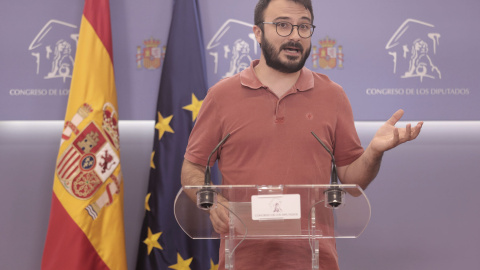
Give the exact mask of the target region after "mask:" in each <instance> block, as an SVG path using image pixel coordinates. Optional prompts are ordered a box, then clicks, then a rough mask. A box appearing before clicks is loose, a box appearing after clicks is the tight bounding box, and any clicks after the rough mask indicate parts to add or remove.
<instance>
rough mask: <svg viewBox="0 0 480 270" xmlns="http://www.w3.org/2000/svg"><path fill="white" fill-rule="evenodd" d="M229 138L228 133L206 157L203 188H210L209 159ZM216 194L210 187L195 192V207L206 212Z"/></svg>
mask: <svg viewBox="0 0 480 270" xmlns="http://www.w3.org/2000/svg"><path fill="white" fill-rule="evenodd" d="M228 137H230V133H228V134H227V135H226V136H225V137H224V138H223V139H222V140H221V141H220V142H219V143H218V144H217V146H216V147H215V148H214V149H213V151H212V153H210V156H208V160H207V167H206V168H205V182H204V186H211V184H210V183H211V181H212V177H211V173H210V171H211V169H210V159H211V158H212V156H213V154H214V153H215V152H216V151H217V150H218V148H220V146H222V145H223V144H224V143H225V141H226V140H227V139H228ZM216 195H217V193H215V191H214V190H213V189H212V188H210V187H202V188H201V189H200V190H199V191H197V207H198V208H200V209H203V210H208V209H210V208H211V207H212V206H213V204H214V202H215V197H216Z"/></svg>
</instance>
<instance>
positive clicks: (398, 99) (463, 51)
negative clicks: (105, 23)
mask: <svg viewBox="0 0 480 270" xmlns="http://www.w3.org/2000/svg"><path fill="white" fill-rule="evenodd" d="M255 2H256V1H255V0H247V1H238V0H200V8H201V14H202V23H203V34H204V41H205V48H206V57H207V69H208V76H209V83H210V84H213V83H215V82H216V81H218V80H219V79H220V78H222V77H223V76H228V75H229V74H232V73H234V72H236V71H238V70H241V69H243V68H244V67H245V65H246V64H247V63H248V62H249V61H250V59H254V58H257V57H258V56H259V53H260V52H259V48H258V46H257V45H256V44H255V43H254V42H253V40H252V37H251V35H250V33H251V23H252V20H253V15H252V10H253V6H254V4H255ZM172 3H173V2H172V0H163V1H149V0H138V1H125V0H123V1H112V2H111V9H112V10H111V15H112V31H113V42H114V45H113V46H114V63H115V71H116V82H117V90H118V98H119V110H120V119H121V122H120V132H121V138H122V140H121V141H122V166H123V168H124V169H123V171H124V175H125V190H126V192H125V220H126V221H125V222H126V237H127V239H126V240H127V259H128V264H129V268H130V269H134V265H135V260H136V252H137V248H138V245H139V244H140V243H139V241H138V237H139V233H140V226H141V220H142V217H143V205H144V196H145V194H146V186H147V184H148V173H149V160H150V150H151V139H152V137H153V131H154V128H153V126H154V123H153V121H152V120H153V119H154V116H155V105H156V104H155V102H156V99H157V94H158V92H157V91H158V84H159V81H160V73H161V68H162V56H163V54H164V48H163V47H164V45H165V44H166V37H167V34H168V33H167V32H168V29H169V23H170V13H171V8H172ZM82 8H83V1H80V0H78V1H70V2H68V3H67V2H65V1H60V0H45V1H40V2H32V1H27V0H18V1H15V2H5V3H2V4H0V33H1V34H2V43H0V63H1V65H2V69H1V72H0V175H1V176H0V216H1V217H2V222H1V223H0V234H1V235H2V241H0V262H2V268H5V269H36V268H38V266H39V264H40V260H41V255H42V249H43V243H44V240H45V233H46V228H47V225H48V215H49V209H50V198H51V187H52V180H53V173H54V170H53V169H54V165H55V158H56V155H57V153H58V143H59V139H60V133H61V128H62V121H44V120H63V118H64V113H65V108H66V102H67V94H68V88H69V83H70V77H69V74H70V73H69V72H70V71H71V70H70V68H71V66H72V64H73V63H74V50H75V49H76V48H75V45H76V34H77V33H78V26H79V22H80V16H81V12H82ZM479 8H480V2H478V1H475V0H458V1H433V0H420V1H418V0H417V1H413V0H405V1H400V2H399V1H381V0H364V1H352V0H350V1H314V10H315V15H316V16H315V24H316V25H317V29H316V30H315V34H314V36H313V37H312V45H313V46H315V48H314V49H313V50H312V53H313V55H312V56H311V58H310V59H309V60H308V61H307V66H308V67H309V68H311V69H312V70H315V71H318V72H321V73H325V74H327V75H329V76H330V77H331V78H332V79H333V80H335V81H337V82H338V83H340V84H341V85H342V86H343V87H344V88H345V91H346V92H347V94H348V96H349V98H350V100H351V103H352V106H353V109H354V113H355V116H356V120H357V121H359V122H357V129H358V131H359V134H360V137H361V140H362V143H363V144H364V145H366V144H367V143H368V142H369V140H370V138H371V137H372V136H373V133H374V131H375V130H376V128H377V127H378V125H379V124H380V123H379V122H370V121H376V120H381V121H383V120H385V119H386V118H388V117H389V115H390V114H391V113H392V112H393V111H395V110H396V109H397V108H404V109H405V110H406V115H405V120H432V121H427V122H426V124H425V126H424V129H423V131H422V134H421V136H420V138H419V139H418V140H417V141H415V142H413V143H410V144H406V145H404V146H402V147H401V148H399V149H395V150H393V151H392V152H389V153H387V154H386V155H385V160H384V162H383V167H382V170H381V172H380V174H379V176H378V179H377V180H376V181H375V182H374V183H373V184H372V185H371V187H369V189H368V190H367V192H366V193H367V196H368V197H369V199H370V202H371V204H372V220H371V222H370V224H369V226H368V227H367V229H366V231H365V232H364V234H363V235H362V236H361V237H360V238H359V239H355V240H341V241H339V242H338V249H339V254H340V263H341V267H342V269H344V270H349V269H355V270H358V269H360V270H362V269H392V270H396V269H398V270H403V269H439V270H447V269H452V268H459V269H476V268H477V267H478V265H480V259H479V256H477V255H478V254H479V253H480V234H479V233H478V227H480V216H479V215H478V210H477V208H478V207H479V206H480V204H479V203H478V202H476V201H475V195H476V193H475V192H476V191H477V190H479V189H480V184H479V183H480V182H479V181H477V178H478V175H480V171H479V166H478V163H479V161H480V154H479V153H480V136H479V135H480V122H479V121H478V120H480V119H479V118H480V117H479V116H480V109H479V106H478V104H479V101H480V97H479V95H480V94H479V86H480V78H479V77H480V76H478V74H479V69H480V68H479V66H478V63H479V60H480V59H479V55H478V54H476V53H475V51H476V48H477V47H478V46H479V45H480V36H479V35H478V34H477V33H476V31H475V30H474V29H476V28H478V26H480V17H479V16H478V10H479ZM327 37H328V39H327ZM150 55H151V56H152V57H151V58H150V57H148V56H150ZM327 56H328V57H327ZM327 67H329V69H328V68H327ZM12 120H21V121H12ZM26 120H28V121H26ZM126 120H134V121H126ZM144 120H146V121H144ZM438 120H449V121H442V122H438ZM451 120H455V121H451ZM467 120H469V121H467ZM367 121H368V122H367ZM404 124H405V123H403V122H402V123H400V125H404ZM26 164H28V167H27V165H26ZM19 254H20V256H21V259H18V258H19V257H18V255H19Z"/></svg>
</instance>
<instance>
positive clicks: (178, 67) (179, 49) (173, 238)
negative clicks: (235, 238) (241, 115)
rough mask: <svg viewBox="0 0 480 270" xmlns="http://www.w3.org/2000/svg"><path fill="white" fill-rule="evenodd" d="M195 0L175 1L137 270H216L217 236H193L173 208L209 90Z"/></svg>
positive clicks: (162, 78)
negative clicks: (193, 131) (204, 99)
mask: <svg viewBox="0 0 480 270" xmlns="http://www.w3.org/2000/svg"><path fill="white" fill-rule="evenodd" d="M204 52H205V50H204V45H203V39H202V31H201V25H200V16H199V10H198V3H197V0H175V1H174V5H173V14H172V22H171V26H170V33H169V36H168V43H167V49H166V55H165V61H164V64H163V70H162V77H161V81H160V89H159V94H158V102H157V113H156V122H155V138H154V143H153V145H154V146H153V151H152V160H151V164H150V165H151V167H152V168H151V170H150V180H149V185H148V194H147V196H146V198H145V217H144V221H143V226H142V232H141V236H140V247H139V251H138V257H137V269H198V270H204V269H217V268H218V265H217V263H218V248H219V242H218V240H192V239H190V238H189V237H188V236H187V235H186V234H185V233H184V232H183V231H182V229H181V228H180V227H179V225H178V224H177V222H176V220H175V217H174V213H173V209H174V200H175V196H176V194H177V192H178V191H179V190H180V188H181V183H180V172H181V168H182V163H183V156H184V154H185V149H186V146H187V141H188V136H189V134H190V131H191V130H192V128H193V125H194V121H195V119H196V117H197V114H198V111H199V109H200V106H201V104H202V100H203V98H204V97H205V95H206V93H207V77H206V68H205V66H206V65H205V56H204Z"/></svg>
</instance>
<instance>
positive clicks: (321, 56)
mask: <svg viewBox="0 0 480 270" xmlns="http://www.w3.org/2000/svg"><path fill="white" fill-rule="evenodd" d="M318 44H319V45H320V46H319V47H318V49H317V46H315V45H314V46H312V62H313V63H312V66H313V68H318V67H320V68H322V69H334V68H335V67H336V68H338V69H342V68H343V46H341V45H337V41H336V40H334V39H330V38H329V37H328V36H326V37H325V38H324V39H322V40H319V41H318Z"/></svg>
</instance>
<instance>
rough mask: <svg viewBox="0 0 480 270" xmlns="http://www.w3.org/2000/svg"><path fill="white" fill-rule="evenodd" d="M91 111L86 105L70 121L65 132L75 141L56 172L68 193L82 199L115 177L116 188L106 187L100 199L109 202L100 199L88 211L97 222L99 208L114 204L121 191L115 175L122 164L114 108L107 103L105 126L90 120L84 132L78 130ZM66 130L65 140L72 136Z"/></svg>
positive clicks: (104, 108) (114, 184)
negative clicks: (72, 134) (73, 137)
mask: <svg viewBox="0 0 480 270" xmlns="http://www.w3.org/2000/svg"><path fill="white" fill-rule="evenodd" d="M88 108H90V106H89V105H88V104H84V105H83V106H82V107H81V108H79V110H78V112H77V114H75V116H74V117H73V119H75V120H76V121H75V122H74V121H67V124H66V127H68V128H66V129H65V131H69V132H70V133H71V132H73V133H75V134H76V138H75V139H74V140H73V141H72V142H71V143H70V145H68V147H67V148H66V150H65V151H64V152H63V154H62V156H61V157H60V158H59V159H58V161H57V166H56V173H57V177H58V179H59V180H60V182H61V183H62V185H63V187H64V188H65V189H66V190H67V191H68V193H70V194H71V195H72V196H74V197H75V198H76V199H80V200H87V199H90V198H91V197H92V196H93V195H94V194H95V193H96V191H97V190H98V189H99V188H100V187H101V186H102V184H103V183H104V182H105V181H106V180H107V179H108V178H109V177H112V179H113V180H114V181H113V185H112V184H109V185H108V186H107V189H106V191H105V192H106V194H105V195H106V196H100V197H101V198H102V197H106V198H107V200H97V201H96V202H94V203H92V204H90V205H89V206H88V207H87V208H86V210H87V211H88V213H89V214H90V216H91V217H92V218H93V219H95V218H96V217H97V216H98V212H99V211H100V209H101V208H102V207H103V206H105V205H107V204H109V203H111V202H112V200H113V197H112V194H114V193H118V192H119V184H118V178H117V177H116V176H115V175H113V172H114V170H115V169H116V168H117V166H118V165H119V164H120V158H119V156H118V155H117V151H119V141H118V126H117V123H118V119H116V112H115V109H114V107H113V106H112V105H111V104H110V103H105V105H104V106H103V123H102V127H101V128H100V127H98V126H97V124H96V123H95V122H94V121H90V122H88V123H87V124H86V125H85V127H84V128H83V129H79V128H78V125H79V124H80V123H81V122H83V120H84V118H85V116H86V115H85V114H88ZM73 119H72V120H73ZM65 131H64V134H63V135H62V137H63V138H64V139H66V138H69V137H70V134H68V135H67V134H66V132H65ZM101 202H102V203H101Z"/></svg>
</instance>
